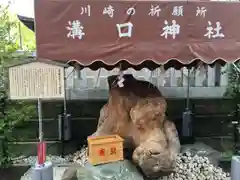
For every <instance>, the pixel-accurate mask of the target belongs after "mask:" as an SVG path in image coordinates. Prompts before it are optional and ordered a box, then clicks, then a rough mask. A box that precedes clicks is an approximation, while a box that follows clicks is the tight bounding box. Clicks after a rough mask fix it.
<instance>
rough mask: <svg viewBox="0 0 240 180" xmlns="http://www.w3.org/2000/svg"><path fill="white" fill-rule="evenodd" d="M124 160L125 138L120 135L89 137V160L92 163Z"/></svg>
mask: <svg viewBox="0 0 240 180" xmlns="http://www.w3.org/2000/svg"><path fill="white" fill-rule="evenodd" d="M120 160H123V139H122V138H121V137H120V136H118V135H109V136H96V137H88V161H89V162H90V163H91V164H92V165H97V164H104V163H109V162H115V161H120Z"/></svg>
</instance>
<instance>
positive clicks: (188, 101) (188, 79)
mask: <svg viewBox="0 0 240 180" xmlns="http://www.w3.org/2000/svg"><path fill="white" fill-rule="evenodd" d="M189 98H190V69H189V68H188V76H187V105H186V111H188V110H189V109H190V99H189Z"/></svg>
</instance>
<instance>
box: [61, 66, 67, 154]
mask: <svg viewBox="0 0 240 180" xmlns="http://www.w3.org/2000/svg"><path fill="white" fill-rule="evenodd" d="M67 78H68V77H66V73H65V69H64V99H63V118H62V120H63V121H62V124H61V135H62V136H61V138H62V139H61V157H64V136H65V135H64V123H65V121H66V118H67V93H66V91H67V88H66V81H67Z"/></svg>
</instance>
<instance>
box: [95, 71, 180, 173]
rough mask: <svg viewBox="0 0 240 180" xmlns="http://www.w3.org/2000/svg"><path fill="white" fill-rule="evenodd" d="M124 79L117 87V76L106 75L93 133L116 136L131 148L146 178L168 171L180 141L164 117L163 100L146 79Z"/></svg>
mask: <svg viewBox="0 0 240 180" xmlns="http://www.w3.org/2000/svg"><path fill="white" fill-rule="evenodd" d="M124 79H125V81H124V87H121V88H120V87H118V86H117V76H110V77H108V84H109V99H108V102H107V104H105V105H104V106H103V107H102V109H101V111H100V117H99V120H98V127H97V130H96V132H95V133H94V134H93V135H97V136H98V135H109V134H118V135H120V136H121V137H122V138H123V139H125V140H126V142H129V144H130V145H131V147H132V148H133V149H134V151H133V154H132V160H133V162H134V163H135V164H136V165H137V166H139V167H140V169H141V170H142V171H143V173H144V174H145V175H146V176H148V177H157V176H161V175H163V174H164V175H165V174H167V173H170V172H172V171H173V169H174V166H175V159H176V156H177V154H178V153H179V151H180V143H179V139H178V135H177V130H176V127H175V125H174V123H172V122H171V121H169V120H168V119H167V117H166V116H165V111H166V107H167V105H166V101H165V99H164V98H163V97H162V94H161V92H160V91H159V90H158V88H157V87H155V86H154V85H153V84H151V83H149V82H147V81H140V80H137V79H135V78H134V77H133V76H132V75H124ZM129 140H130V141H129Z"/></svg>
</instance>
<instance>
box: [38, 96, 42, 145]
mask: <svg viewBox="0 0 240 180" xmlns="http://www.w3.org/2000/svg"><path fill="white" fill-rule="evenodd" d="M38 123H39V141H40V142H43V124H42V102H41V99H40V98H38Z"/></svg>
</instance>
